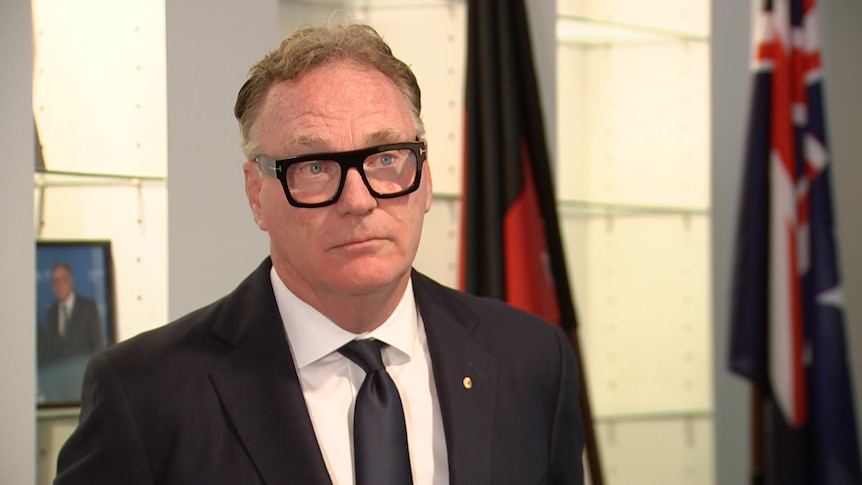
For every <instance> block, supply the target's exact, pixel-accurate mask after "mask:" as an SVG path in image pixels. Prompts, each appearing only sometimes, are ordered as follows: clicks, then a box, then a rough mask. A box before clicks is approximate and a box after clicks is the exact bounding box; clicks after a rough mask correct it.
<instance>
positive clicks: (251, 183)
mask: <svg viewBox="0 0 862 485" xmlns="http://www.w3.org/2000/svg"><path fill="white" fill-rule="evenodd" d="M242 172H243V175H244V176H245V195H246V197H248V206H249V207H251V213H252V215H253V216H254V222H255V224H257V227H259V228H260V229H261V230H262V231H265V230H266V221H265V220H264V217H263V210H262V208H261V202H260V191H261V188H262V186H263V173H262V172H261V171H260V166H258V164H257V162H252V161H245V162H243V164H242Z"/></svg>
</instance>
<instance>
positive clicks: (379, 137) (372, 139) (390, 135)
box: [290, 128, 403, 150]
mask: <svg viewBox="0 0 862 485" xmlns="http://www.w3.org/2000/svg"><path fill="white" fill-rule="evenodd" d="M402 138H403V135H402V133H401V132H400V131H399V130H396V129H394V128H383V129H381V130H377V131H374V132H371V133H369V134H368V135H366V136H365V146H374V145H382V144H386V143H395V142H398V141H403V140H402ZM290 144H291V146H296V147H304V148H308V149H314V150H319V149H320V150H325V147H327V146H328V143H327V140H326V139H324V138H323V137H320V136H317V135H299V136H296V137H294V138H292V139H291V140H290Z"/></svg>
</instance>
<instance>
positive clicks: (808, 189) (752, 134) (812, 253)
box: [730, 0, 862, 485]
mask: <svg viewBox="0 0 862 485" xmlns="http://www.w3.org/2000/svg"><path fill="white" fill-rule="evenodd" d="M755 24H756V28H755V39H754V41H755V45H754V58H753V72H754V91H753V96H752V104H751V112H750V119H749V138H748V144H747V152H746V160H745V168H744V178H743V181H742V201H741V204H740V212H739V220H738V226H737V240H736V254H735V261H734V274H733V288H732V309H731V312H732V313H731V318H732V320H731V325H730V326H731V335H730V369H731V370H732V371H733V372H735V373H737V374H739V375H741V376H743V377H745V378H747V379H749V380H750V381H751V382H752V383H753V384H754V385H755V386H757V387H758V388H759V389H760V391H761V392H762V394H763V396H764V399H763V403H762V408H761V409H759V410H758V411H760V412H761V413H762V419H761V420H754V421H755V423H759V424H760V425H762V426H763V428H762V429H760V430H758V431H760V432H761V433H762V434H763V436H764V437H765V439H764V440H763V443H760V444H761V445H762V446H763V448H762V449H761V450H759V451H760V453H761V454H762V457H763V469H762V474H763V475H762V476H761V477H755V478H756V479H757V480H762V481H763V483H767V484H780V485H792V484H800V485H802V484H805V485H809V484H811V485H813V484H817V485H838V484H848V485H849V484H857V485H858V484H862V471H860V459H859V446H858V439H857V436H856V422H855V416H854V407H853V392H852V388H851V384H850V382H851V381H850V373H849V370H848V367H847V361H848V356H847V353H846V349H845V342H844V316H843V308H842V307H843V305H842V300H841V282H840V280H839V273H838V261H837V254H836V247H835V240H834V228H833V213H832V203H831V189H830V167H831V163H830V162H831V159H830V153H829V149H828V145H827V139H826V123H825V121H826V120H825V116H824V110H823V108H824V106H823V105H824V101H823V94H822V93H823V87H822V81H823V70H822V66H821V59H820V43H819V37H818V36H819V32H818V30H817V8H816V1H815V0H783V1H782V0H772V1H770V0H766V1H764V2H763V5H762V9H761V10H760V11H759V13H758V16H757V17H756V19H755Z"/></svg>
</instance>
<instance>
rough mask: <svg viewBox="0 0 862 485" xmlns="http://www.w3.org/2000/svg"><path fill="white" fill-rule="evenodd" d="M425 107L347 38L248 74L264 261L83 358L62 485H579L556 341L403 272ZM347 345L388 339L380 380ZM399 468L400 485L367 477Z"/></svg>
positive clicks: (493, 307)
mask: <svg viewBox="0 0 862 485" xmlns="http://www.w3.org/2000/svg"><path fill="white" fill-rule="evenodd" d="M419 94H420V93H419V87H418V85H417V83H416V79H415V77H414V75H413V73H412V72H411V71H410V69H409V68H408V67H407V66H406V65H405V64H404V63H403V62H401V61H400V60H398V59H396V58H394V57H393V56H392V53H391V51H390V50H389V47H388V46H387V45H386V44H385V43H384V42H383V40H382V39H381V38H380V37H379V36H378V35H377V33H376V32H374V31H373V30H372V29H371V28H370V27H367V26H363V25H358V24H354V25H349V26H327V27H315V28H306V29H301V30H300V31H298V32H297V33H295V34H294V35H293V36H291V37H290V38H288V39H286V40H285V41H284V42H282V44H281V46H280V47H279V48H278V49H276V50H274V51H273V52H271V53H269V54H268V55H267V56H266V57H264V59H263V60H261V61H260V62H259V63H258V64H256V65H255V66H254V67H252V69H251V71H250V73H249V79H248V80H247V81H246V83H245V85H244V86H243V87H242V89H241V90H240V92H239V96H238V99H237V103H236V107H235V114H236V117H237V119H238V120H239V124H240V131H241V133H242V139H243V151H244V154H245V156H246V158H247V160H248V161H246V162H245V163H244V165H243V172H244V175H245V188H246V193H247V195H248V201H249V205H250V207H251V210H252V213H253V215H254V218H255V221H256V223H257V225H258V226H259V227H260V229H262V230H264V231H267V233H268V234H269V237H270V258H267V259H266V260H265V261H264V262H263V264H261V266H260V267H259V268H258V269H257V270H256V271H255V272H254V273H252V274H251V275H250V276H249V277H248V278H247V279H246V280H245V281H243V282H242V283H240V285H239V286H238V287H237V289H236V290H234V292H233V293H231V294H229V295H227V296H226V297H224V298H222V299H221V300H219V301H217V302H215V303H213V304H211V305H210V306H207V307H205V308H202V309H200V310H198V311H196V312H193V313H192V314H190V315H187V316H185V317H183V318H181V319H180V320H178V321H176V322H174V323H172V324H170V325H167V326H165V327H163V328H160V329H157V330H154V331H151V332H149V333H146V334H144V335H141V336H139V337H137V338H134V339H131V340H129V341H126V342H123V343H121V344H119V345H115V346H114V347H113V348H111V349H110V350H108V351H106V352H104V353H101V354H99V355H98V356H96V357H95V358H94V359H93V360H92V362H91V363H90V366H89V369H88V375H87V379H86V383H85V386H84V392H83V403H82V407H81V420H80V424H79V427H78V429H77V430H76V431H75V433H74V434H73V435H72V436H71V438H70V439H69V441H68V442H67V443H66V445H65V446H64V448H63V450H62V451H61V453H60V456H59V464H58V467H59V477H58V479H57V483H78V482H87V483H124V484H129V483H242V484H247V483H272V484H287V483H296V484H318V483H338V484H350V483H354V482H355V483H379V484H402V483H411V482H413V483H417V484H442V483H455V484H458V483H461V484H483V483H581V482H582V473H581V462H580V460H581V446H582V436H581V429H580V418H579V411H578V407H577V400H576V396H577V382H576V369H575V364H574V359H573V355H572V352H571V349H570V347H569V346H568V343H567V341H566V339H565V337H564V336H563V333H562V332H561V331H560V330H559V329H558V328H557V327H555V326H552V325H549V324H547V323H545V322H543V321H541V320H539V319H537V318H535V317H533V316H530V315H528V314H526V313H524V312H521V311H519V310H515V309H513V308H511V307H509V306H507V305H505V304H503V303H501V302H499V301H496V300H491V299H480V298H476V297H472V296H469V295H465V294H462V293H459V292H456V291H454V290H451V289H448V288H444V287H442V286H440V285H438V284H437V283H435V282H433V281H431V280H429V279H428V278H427V277H425V276H423V275H421V274H419V273H417V272H415V271H413V270H412V269H411V264H412V262H413V258H414V256H415V254H416V250H417V247H418V244H419V236H420V232H421V228H422V221H423V218H424V214H425V212H427V211H428V210H429V208H430V207H431V175H430V169H429V168H428V164H427V163H426V162H425V158H426V145H425V140H424V129H423V126H422V122H421V118H420V100H419ZM354 341H357V342H359V346H363V344H368V343H372V344H373V346H374V348H375V349H376V348H377V347H378V346H379V345H380V343H381V342H382V343H383V345H382V350H381V351H380V352H382V359H383V362H384V363H385V372H380V371H379V370H375V369H370V370H368V371H367V372H368V375H367V376H366V375H365V374H366V371H365V370H363V369H364V368H365V367H360V365H359V364H357V363H355V362H358V361H359V360H358V359H357V358H356V354H355V353H354V352H352V351H350V350H349V349H350V348H354V349H355V346H354V344H355V343H357V342H354ZM364 347H367V346H364ZM364 347H363V348H364ZM373 353H374V354H376V355H377V358H378V359H380V355H381V354H380V353H378V351H376V350H375V351H374V352H373ZM373 379H376V380H374V382H375V383H376V384H374V385H370V386H369V385H367V384H368V382H369V381H370V380H373ZM393 381H394V384H395V387H397V391H396V392H395V396H393V395H392V394H387V396H388V397H387V398H386V399H384V401H386V400H388V402H379V401H380V400H379V399H378V401H377V402H375V404H374V405H380V406H384V405H386V406H388V405H391V404H396V406H395V408H397V413H396V414H397V420H400V421H399V424H397V425H396V424H392V425H391V426H390V425H389V424H385V425H384V421H385V422H386V423H390V421H388V420H389V419H390V417H391V414H389V412H388V411H390V410H391V408H387V413H386V419H385V420H384V418H383V417H382V416H383V414H382V413H381V414H378V415H375V416H374V417H373V418H371V419H370V420H368V418H367V417H368V416H369V414H368V411H367V409H368V407H369V404H368V403H369V401H370V400H371V399H366V398H367V393H369V392H372V393H373V392H384V391H385V389H390V386H391V383H392V382H393ZM364 393H365V394H366V398H363V394H364ZM363 399H364V401H363ZM393 401H394V403H393ZM393 422H394V421H393ZM360 424H361V425H360ZM369 428H370V429H369ZM366 431H370V432H371V434H372V436H371V438H370V439H369V440H368V441H367V442H365V441H362V440H363V439H365V437H366V436H367V433H366ZM390 431H392V435H391V436H390V435H388V434H387V436H390V437H391V438H392V439H391V440H389V439H388V438H387V440H384V439H383V438H382V436H383V435H384V434H386V433H388V432H390ZM383 441H387V443H385V444H388V445H389V446H388V448H386V449H385V450H382V451H373V452H372V451H370V450H371V449H372V447H377V446H380V445H383V444H384V443H382V442H383ZM368 455H370V456H368ZM399 457H400V459H399ZM367 459H368V460H367ZM369 460H370V461H369ZM394 462H397V463H394ZM404 462H407V463H404ZM392 463H394V465H393V467H394V468H397V472H393V473H401V475H399V476H400V477H401V478H391V477H393V476H395V475H390V478H376V479H375V478H370V479H369V478H366V474H368V473H371V474H373V473H378V472H380V471H381V470H382V469H384V468H387V467H388V466H389V465H390V464H392ZM405 467H406V468H405Z"/></svg>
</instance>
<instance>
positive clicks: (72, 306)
mask: <svg viewBox="0 0 862 485" xmlns="http://www.w3.org/2000/svg"><path fill="white" fill-rule="evenodd" d="M51 287H52V289H53V290H54V295H55V296H56V297H57V300H56V301H55V302H54V303H52V304H51V306H49V307H48V310H47V311H46V312H45V320H44V322H42V324H41V325H40V326H39V328H38V336H39V338H38V358H39V364H40V365H43V366H46V365H51V364H57V363H59V362H63V361H67V360H70V359H76V358H79V357H87V356H90V355H92V354H94V353H95V352H97V351H99V350H101V349H102V348H104V347H105V335H104V330H103V329H102V320H101V318H100V317H99V309H98V308H97V307H96V302H94V301H93V300H91V299H89V298H86V297H84V296H81V295H79V294H77V293H75V279H74V278H73V277H72V270H71V269H70V268H69V265H68V264H66V263H64V262H58V263H56V264H54V266H53V267H52V268H51Z"/></svg>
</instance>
